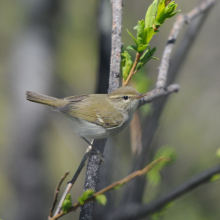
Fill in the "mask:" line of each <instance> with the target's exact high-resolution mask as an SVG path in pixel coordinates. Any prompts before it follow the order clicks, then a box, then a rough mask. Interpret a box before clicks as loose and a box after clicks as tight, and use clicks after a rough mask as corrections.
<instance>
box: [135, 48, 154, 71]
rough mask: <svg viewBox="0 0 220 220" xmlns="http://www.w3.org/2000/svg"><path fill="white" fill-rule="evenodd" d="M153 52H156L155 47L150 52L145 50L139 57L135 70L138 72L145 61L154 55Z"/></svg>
mask: <svg viewBox="0 0 220 220" xmlns="http://www.w3.org/2000/svg"><path fill="white" fill-rule="evenodd" d="M155 51H156V47H154V48H153V49H152V50H150V48H149V49H148V50H146V51H145V52H144V54H143V55H142V56H141V58H140V60H139V62H138V64H137V66H136V70H139V69H140V68H142V67H143V66H144V65H145V64H146V62H147V61H149V60H150V59H152V56H153V55H154V53H155Z"/></svg>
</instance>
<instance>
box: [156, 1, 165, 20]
mask: <svg viewBox="0 0 220 220" xmlns="http://www.w3.org/2000/svg"><path fill="white" fill-rule="evenodd" d="M164 9H165V0H162V1H160V3H159V4H158V9H157V17H156V18H158V17H159V16H160V14H161V12H162V11H163V10H164Z"/></svg>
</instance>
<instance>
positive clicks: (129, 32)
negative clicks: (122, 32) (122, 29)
mask: <svg viewBox="0 0 220 220" xmlns="http://www.w3.org/2000/svg"><path fill="white" fill-rule="evenodd" d="M126 31H127V32H128V34H129V35H130V36H131V37H132V39H133V40H134V42H135V44H136V46H138V42H137V40H136V38H135V37H134V36H133V35H132V33H131V32H130V31H129V30H128V29H127V30H126Z"/></svg>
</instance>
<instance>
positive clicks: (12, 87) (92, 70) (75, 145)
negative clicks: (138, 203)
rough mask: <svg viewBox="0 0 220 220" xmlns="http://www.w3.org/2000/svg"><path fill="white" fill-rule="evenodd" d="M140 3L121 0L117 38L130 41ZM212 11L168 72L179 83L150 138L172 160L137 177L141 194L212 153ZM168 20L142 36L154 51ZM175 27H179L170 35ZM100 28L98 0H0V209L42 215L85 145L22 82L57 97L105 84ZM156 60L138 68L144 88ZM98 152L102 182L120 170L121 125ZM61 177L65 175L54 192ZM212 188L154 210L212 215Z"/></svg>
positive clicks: (105, 36) (215, 50) (125, 137)
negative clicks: (147, 180)
mask: <svg viewBox="0 0 220 220" xmlns="http://www.w3.org/2000/svg"><path fill="white" fill-rule="evenodd" d="M199 2H200V1H198V0H192V1H190V2H187V3H186V1H184V0H177V1H176V3H177V4H178V9H181V13H187V12H188V11H190V10H191V9H192V8H193V7H194V6H196V5H197V4H198V3H199ZM150 3H151V1H146V0H139V1H133V0H125V1H124V7H123V32H122V41H123V43H124V46H125V47H126V46H128V45H131V44H133V42H132V39H131V38H130V36H129V35H128V34H127V33H126V29H129V30H130V31H131V32H132V33H133V34H135V32H134V30H133V27H134V26H135V25H136V24H137V21H138V20H141V19H144V17H145V13H146V10H147V8H148V6H149V4H150ZM219 11H220V4H216V5H215V7H214V8H213V9H212V10H211V11H210V13H209V16H208V18H207V20H206V22H205V23H204V25H203V27H202V29H201V31H200V34H199V36H198V38H197V39H196V41H195V43H194V45H193V46H192V47H191V50H190V53H189V54H188V56H187V59H186V60H185V63H184V65H183V68H181V70H180V72H179V73H178V74H179V76H178V78H177V80H176V82H177V83H179V84H180V86H181V90H180V92H179V93H178V94H172V95H170V97H169V101H168V103H167V106H166V108H165V110H164V112H163V114H162V118H161V120H160V125H159V129H158V131H157V133H156V136H155V138H154V141H153V144H152V148H155V149H156V148H159V147H161V146H163V145H169V146H172V147H173V148H174V149H175V151H176V154H177V160H176V161H175V163H174V164H172V165H171V166H169V167H167V168H166V169H165V171H164V172H163V176H162V182H161V183H160V184H159V185H158V186H156V187H155V186H153V185H148V186H147V188H146V190H145V191H146V192H145V194H144V196H143V201H144V202H149V201H151V200H152V199H154V198H158V197H159V196H160V195H162V194H163V193H164V192H168V191H169V190H171V189H173V188H174V187H176V186H178V185H180V184H181V183H183V182H184V181H186V180H188V179H189V178H190V177H192V176H194V175H196V174H198V173H200V172H202V171H203V170H206V169H208V168H210V167H212V166H214V165H216V164H218V163H219V160H218V158H217V157H216V156H215V153H216V150H217V149H218V148H219V143H220V135H219V132H220V117H219V116H220V113H219V112H220V111H219V109H220V101H219V100H220V99H219V94H220V86H219V84H220V74H219V68H220V63H219V60H220V52H219V34H220V33H219V20H220V13H219ZM174 20H175V18H172V19H169V20H168V21H166V22H165V24H164V25H162V27H161V29H160V32H159V33H158V34H157V35H155V37H154V38H153V40H152V41H151V46H152V47H153V46H156V47H157V51H156V54H155V56H156V57H158V58H159V59H161V56H162V52H163V49H164V46H165V44H166V40H167V37H168V34H169V31H170V30H171V27H172V25H173V22H174ZM183 34H184V30H182V32H181V34H180V36H179V38H178V40H177V44H178V43H179V42H181V37H182V36H183ZM110 35H111V5H110V2H109V1H108V0H100V1H95V0H91V1H84V0H62V1H61V0H19V1H17V0H7V1H2V2H1V7H0V113H1V117H0V218H1V219H4V220H6V219H7V220H10V219H15V218H16V219H18V220H20V219H22V220H24V219H32V220H35V219H46V218H47V216H48V213H49V208H50V207H51V204H52V200H53V194H54V190H55V187H56V185H57V183H58V181H59V180H60V177H61V176H62V175H63V174H64V172H65V171H66V170H70V172H71V176H72V175H73V174H74V172H75V170H76V168H77V166H78V164H79V163H80V161H81V158H82V157H83V154H84V152H85V150H86V147H87V145H86V143H84V141H82V140H81V139H80V138H79V137H77V135H75V134H74V133H73V132H72V129H71V126H70V125H69V120H68V119H67V118H65V117H63V115H61V114H58V113H56V112H52V111H51V110H50V109H49V108H48V107H45V106H41V105H37V104H35V103H31V102H28V101H26V99H25V91H35V92H38V93H42V94H46V95H51V96H55V97H58V98H62V97H65V96H72V95H76V94H88V93H106V92H107V88H108V71H109V59H110V42H111V39H110ZM159 64H160V61H157V60H151V61H150V62H149V63H147V65H146V68H145V69H144V74H145V75H146V77H148V78H147V82H148V83H149V82H150V86H149V89H150V88H154V85H155V82H156V77H157V73H158V69H157V68H158V66H159ZM171 65H172V62H171ZM133 85H134V86H135V84H133ZM140 114H142V113H140ZM104 154H105V155H108V156H107V159H106V163H107V164H108V172H109V173H108V174H109V175H108V177H109V178H107V180H106V184H110V183H111V182H113V181H116V180H119V179H122V178H123V177H125V176H126V175H127V174H128V172H129V170H130V165H131V164H130V163H131V160H132V157H133V156H132V150H131V144H130V134H129V129H126V130H125V131H124V132H123V133H121V134H120V135H118V136H116V137H115V138H112V139H109V140H108V143H107V146H106V149H105V152H104ZM103 167H104V165H103ZM102 172H104V168H103V170H102ZM84 174H85V171H83V173H82V174H81V175H80V177H79V179H78V180H77V182H76V183H75V185H74V187H73V189H72V191H71V195H72V200H73V202H75V201H76V199H77V198H78V197H79V196H80V195H81V193H82V189H83V181H84ZM70 178H71V177H70V176H69V177H68V178H67V180H68V179H70ZM67 180H66V181H65V182H67ZM100 182H101V180H100ZM64 187H65V183H64V184H63V186H62V189H61V192H62V190H63V189H64ZM122 192H123V189H121V190H118V191H117V195H115V196H116V200H114V201H115V203H117V204H118V203H119V202H120V198H121V194H122ZM219 192H220V184H219V182H218V181H216V182H214V183H211V184H206V185H204V186H202V187H200V188H198V189H196V190H194V191H193V192H191V193H189V194H187V195H185V196H183V197H181V198H180V199H178V200H176V202H175V203H174V204H173V206H172V207H170V208H169V209H168V210H167V211H166V214H165V215H164V216H163V217H162V218H163V219H164V220H167V219H169V220H174V219H175V220H182V219H188V220H197V219H198V220H203V219H209V220H212V219H213V220H214V219H218V218H219V216H220V208H219V204H220V196H219ZM98 208H99V207H98ZM183 210H184V211H183ZM78 215H79V211H76V212H74V213H71V214H69V215H67V216H65V217H64V218H63V219H73V218H74V219H77V218H78ZM95 219H101V218H95Z"/></svg>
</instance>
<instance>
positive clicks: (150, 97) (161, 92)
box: [138, 84, 180, 107]
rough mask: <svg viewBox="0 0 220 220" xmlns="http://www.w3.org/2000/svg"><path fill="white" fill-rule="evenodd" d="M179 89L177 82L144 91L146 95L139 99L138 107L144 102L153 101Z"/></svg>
mask: <svg viewBox="0 0 220 220" xmlns="http://www.w3.org/2000/svg"><path fill="white" fill-rule="evenodd" d="M179 89H180V86H179V85H178V84H171V85H170V86H168V87H167V88H166V89H153V90H151V91H150V92H148V93H146V96H144V97H143V98H141V99H140V101H139V105H138V107H141V106H142V105H144V104H146V103H150V102H153V101H155V100H156V99H158V98H160V97H163V96H167V95H169V94H171V93H173V92H178V91H179Z"/></svg>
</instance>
